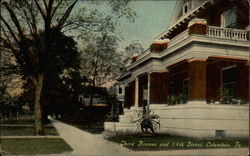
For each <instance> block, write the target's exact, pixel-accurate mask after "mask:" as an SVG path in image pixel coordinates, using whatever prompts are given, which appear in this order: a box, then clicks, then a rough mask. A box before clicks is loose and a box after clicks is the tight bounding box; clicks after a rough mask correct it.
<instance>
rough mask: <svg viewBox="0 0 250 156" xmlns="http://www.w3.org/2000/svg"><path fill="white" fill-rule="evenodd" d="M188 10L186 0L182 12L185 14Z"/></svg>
mask: <svg viewBox="0 0 250 156" xmlns="http://www.w3.org/2000/svg"><path fill="white" fill-rule="evenodd" d="M187 11H188V3H187V2H186V3H185V4H184V5H183V8H182V13H183V15H184V14H186V13H187Z"/></svg>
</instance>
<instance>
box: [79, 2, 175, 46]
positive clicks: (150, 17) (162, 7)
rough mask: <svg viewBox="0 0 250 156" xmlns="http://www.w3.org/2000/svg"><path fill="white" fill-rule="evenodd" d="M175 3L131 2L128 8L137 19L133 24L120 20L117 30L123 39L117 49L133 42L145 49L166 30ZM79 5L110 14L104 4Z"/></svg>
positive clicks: (83, 3)
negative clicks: (135, 41)
mask: <svg viewBox="0 0 250 156" xmlns="http://www.w3.org/2000/svg"><path fill="white" fill-rule="evenodd" d="M101 3H102V2H101ZM104 3H105V2H104ZM175 3H176V1H173V0H144V1H143V0H136V1H132V2H131V4H130V7H131V8H132V9H133V10H134V11H135V12H136V14H137V17H136V19H135V22H134V23H131V22H129V21H127V20H126V19H121V21H120V26H119V27H118V28H117V30H118V32H119V35H120V36H122V38H123V40H122V41H121V42H120V43H119V49H120V50H124V48H125V47H126V46H127V45H129V44H130V43H131V41H133V40H138V41H139V42H140V43H141V44H142V46H143V48H144V49H147V48H148V47H149V46H150V44H151V43H152V41H153V40H154V39H155V38H156V37H157V36H158V35H159V34H161V33H162V32H163V31H165V30H166V29H167V27H168V25H169V22H170V20H171V16H172V13H173V10H174V7H175ZM81 4H82V5H85V6H86V4H87V5H88V8H89V7H90V8H98V10H101V11H104V12H105V13H106V12H107V13H108V14H109V13H110V10H109V9H108V8H109V7H108V6H107V5H105V4H101V5H95V4H92V3H90V2H88V1H87V2H86V1H85V2H80V3H79V4H78V6H80V5H81Z"/></svg>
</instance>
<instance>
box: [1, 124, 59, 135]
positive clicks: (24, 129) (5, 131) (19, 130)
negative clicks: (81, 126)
mask: <svg viewBox="0 0 250 156" xmlns="http://www.w3.org/2000/svg"><path fill="white" fill-rule="evenodd" d="M45 134H46V135H58V133H57V131H56V129H55V128H54V127H51V126H45ZM32 135H34V126H1V136H32Z"/></svg>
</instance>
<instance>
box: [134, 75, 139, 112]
mask: <svg viewBox="0 0 250 156" xmlns="http://www.w3.org/2000/svg"><path fill="white" fill-rule="evenodd" d="M138 106H139V80H138V77H136V78H135V107H138Z"/></svg>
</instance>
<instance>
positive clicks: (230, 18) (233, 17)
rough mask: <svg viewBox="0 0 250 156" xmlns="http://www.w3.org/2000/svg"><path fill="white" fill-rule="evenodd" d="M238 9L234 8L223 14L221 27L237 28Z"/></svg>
mask: <svg viewBox="0 0 250 156" xmlns="http://www.w3.org/2000/svg"><path fill="white" fill-rule="evenodd" d="M236 12H237V8H236V7H233V8H231V9H229V10H227V11H225V12H223V13H222V14H221V27H223V28H236V26H237V14H236Z"/></svg>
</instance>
